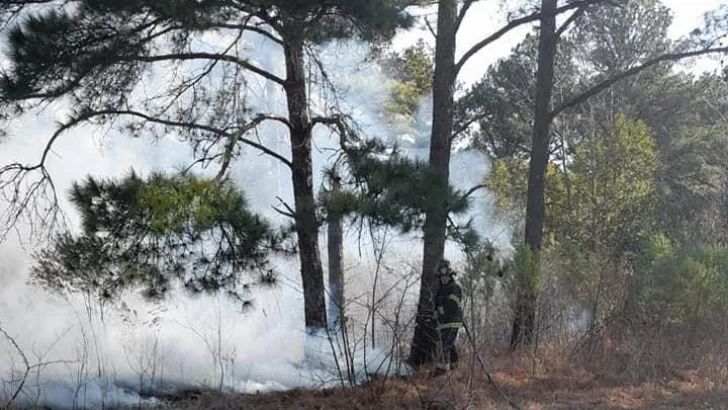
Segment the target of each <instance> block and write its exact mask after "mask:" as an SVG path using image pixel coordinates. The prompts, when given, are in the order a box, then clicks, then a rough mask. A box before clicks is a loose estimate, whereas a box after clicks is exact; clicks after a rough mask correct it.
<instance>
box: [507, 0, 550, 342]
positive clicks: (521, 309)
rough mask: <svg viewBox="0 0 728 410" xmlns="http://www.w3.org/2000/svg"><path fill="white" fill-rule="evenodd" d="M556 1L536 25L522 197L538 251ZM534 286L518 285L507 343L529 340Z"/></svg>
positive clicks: (546, 0)
mask: <svg viewBox="0 0 728 410" xmlns="http://www.w3.org/2000/svg"><path fill="white" fill-rule="evenodd" d="M556 3H557V0H541V27H540V29H539V45H538V71H537V73H536V96H535V106H534V122H533V131H532V145H531V147H532V149H531V160H530V162H529V167H528V168H529V169H528V171H529V172H528V193H527V198H526V229H525V240H526V245H528V247H530V248H531V250H533V251H535V252H537V255H538V253H539V252H540V250H541V245H542V242H543V226H544V216H545V208H546V207H545V204H544V191H545V188H546V186H545V181H544V179H545V175H546V166H547V164H548V158H549V129H550V126H551V119H552V116H551V110H550V105H551V93H552V91H553V83H554V61H555V59H556V43H557V34H556ZM536 293H537V289H531V288H530V287H528V286H522V289H520V291H519V292H518V296H517V299H518V300H517V301H516V315H515V317H514V320H513V329H512V333H511V347H512V348H514V349H515V348H516V347H517V346H518V344H519V343H521V342H522V341H524V342H525V343H527V344H530V343H531V342H532V341H533V332H534V324H535V317H536V296H537V294H536Z"/></svg>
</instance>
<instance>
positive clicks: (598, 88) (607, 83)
mask: <svg viewBox="0 0 728 410" xmlns="http://www.w3.org/2000/svg"><path fill="white" fill-rule="evenodd" d="M726 52H728V47H716V48H706V49H703V50H694V51H686V52H683V53H669V54H663V55H661V56H657V57H655V58H653V59H651V60H648V61H646V62H644V63H642V64H640V65H638V66H636V67H632V68H630V69H629V70H626V71H623V72H621V73H619V74H616V75H614V76H612V77H610V78H608V79H606V80H604V81H602V82H600V83H598V84H595V85H594V86H592V87H591V88H589V89H587V90H586V91H584V92H582V93H581V94H579V95H577V96H576V97H573V98H571V99H570V100H567V101H566V102H564V103H562V104H561V105H559V106H558V107H556V108H555V109H554V110H553V111H551V114H550V115H551V118H553V117H556V116H557V115H559V114H560V113H562V112H563V111H564V110H566V109H569V108H571V107H574V106H576V105H579V104H581V103H583V102H585V101H586V100H588V99H589V98H591V97H593V96H594V95H596V94H599V93H600V92H602V91H604V90H606V89H607V88H609V87H611V86H612V85H613V84H615V83H616V82H618V81H621V80H623V79H625V78H627V77H630V76H632V75H635V74H637V73H639V72H641V71H643V70H645V69H647V68H650V67H652V66H655V65H657V64H660V63H662V62H665V61H678V60H682V59H686V58H691V57H699V56H702V55H706V54H717V53H726Z"/></svg>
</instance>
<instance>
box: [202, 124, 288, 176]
mask: <svg viewBox="0 0 728 410" xmlns="http://www.w3.org/2000/svg"><path fill="white" fill-rule="evenodd" d="M265 120H275V121H279V122H282V123H283V124H285V125H287V126H288V127H289V128H290V127H291V124H290V122H288V120H287V119H285V118H281V117H277V116H273V115H264V114H259V115H257V116H256V117H255V118H253V120H252V121H250V122H249V123H247V124H245V125H244V126H243V127H241V128H240V129H239V130H238V131H237V132H235V134H233V135H230V136H229V137H228V139H229V142H228V145H227V146H226V147H225V152H223V154H222V156H223V161H222V165H221V166H220V171H219V172H218V174H217V177H216V178H217V179H218V180H221V179H222V178H223V176H224V175H225V173H226V172H227V169H228V167H229V166H230V162H231V161H232V158H233V150H234V149H235V146H236V145H237V143H238V142H242V143H244V144H248V143H250V144H255V145H256V148H258V149H259V150H261V151H263V148H264V149H265V151H263V152H265V153H266V154H268V155H271V156H274V157H275V158H277V159H278V160H280V161H282V162H283V163H284V164H286V165H288V167H289V168H290V167H291V166H292V164H291V163H290V161H288V160H287V159H285V158H283V157H282V156H280V155H279V154H277V153H275V152H274V151H272V150H270V149H268V148H266V147H265V146H263V145H262V144H258V143H255V142H252V141H249V140H247V139H245V138H243V135H245V134H246V133H247V132H248V131H250V130H252V129H254V128H256V127H257V126H258V125H260V124H261V123H262V122H263V121H265ZM272 154H275V155H272Z"/></svg>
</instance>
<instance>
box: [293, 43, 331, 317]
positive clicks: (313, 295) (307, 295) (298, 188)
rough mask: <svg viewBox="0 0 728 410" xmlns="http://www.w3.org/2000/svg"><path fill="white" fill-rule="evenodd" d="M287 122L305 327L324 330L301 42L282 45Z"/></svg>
mask: <svg viewBox="0 0 728 410" xmlns="http://www.w3.org/2000/svg"><path fill="white" fill-rule="evenodd" d="M283 48H284V54H285V60H286V83H285V85H284V89H285V92H286V99H287V102H288V119H289V121H290V124H291V125H290V126H291V162H292V165H293V166H292V178H293V195H294V198H295V213H296V234H297V235H298V250H299V258H300V262H301V282H302V284H303V302H304V315H305V318H306V319H305V320H306V322H305V323H306V327H307V328H308V329H309V330H312V329H314V328H324V327H325V326H326V300H325V294H324V272H323V268H322V266H321V254H320V252H319V245H318V222H317V220H316V205H315V200H314V191H313V165H312V156H311V152H312V149H311V146H312V145H311V131H312V124H311V120H310V118H309V117H308V98H307V95H306V74H305V70H304V58H303V42H302V40H301V39H300V38H292V39H290V40H289V41H287V42H286V43H285V45H284V47H283Z"/></svg>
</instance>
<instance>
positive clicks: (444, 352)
mask: <svg viewBox="0 0 728 410" xmlns="http://www.w3.org/2000/svg"><path fill="white" fill-rule="evenodd" d="M458 330H459V329H457V328H454V329H453V328H446V329H440V330H439V332H440V348H441V350H440V363H441V364H442V366H443V367H444V368H446V369H447V368H449V369H450V370H454V369H456V368H457V367H458V351H457V349H456V348H455V341H456V340H457V338H458Z"/></svg>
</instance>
